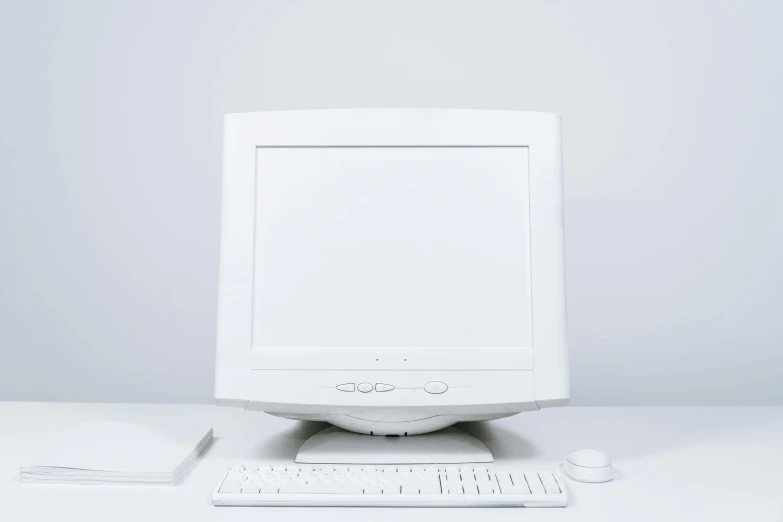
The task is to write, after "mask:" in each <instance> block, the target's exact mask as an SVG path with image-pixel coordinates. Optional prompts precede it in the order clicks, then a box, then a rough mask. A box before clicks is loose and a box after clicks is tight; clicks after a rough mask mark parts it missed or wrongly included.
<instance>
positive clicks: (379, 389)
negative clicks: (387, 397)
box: [375, 382, 394, 392]
mask: <svg viewBox="0 0 783 522" xmlns="http://www.w3.org/2000/svg"><path fill="white" fill-rule="evenodd" d="M393 389H394V386H392V385H391V384H383V383H382V382H376V383H375V391H377V392H385V391H392V390H393Z"/></svg>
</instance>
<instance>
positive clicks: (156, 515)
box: [0, 402, 783, 522]
mask: <svg viewBox="0 0 783 522" xmlns="http://www.w3.org/2000/svg"><path fill="white" fill-rule="evenodd" d="M189 418H193V419H195V418H200V419H210V420H211V422H212V424H213V426H214V430H215V441H214V442H213V444H212V446H211V447H210V448H209V449H208V450H207V452H206V453H205V455H204V456H203V457H202V458H201V459H200V460H199V461H198V462H197V463H196V464H195V467H194V468H193V470H192V471H191V472H190V474H189V475H188V476H186V477H185V478H184V479H183V481H182V482H181V483H180V484H179V485H178V486H175V487H165V486H163V487H161V486H70V485H69V486H63V485H38V484H21V483H20V482H19V469H18V468H19V466H20V465H23V464H29V463H34V461H35V456H36V455H37V454H38V453H39V452H40V451H41V449H42V448H44V447H45V446H46V445H47V444H48V443H49V442H50V441H52V440H54V439H55V438H56V437H57V435H58V433H60V432H61V430H62V429H63V428H66V427H68V426H71V425H74V424H75V423H78V422H81V421H85V420H126V421H131V422H146V423H149V424H151V425H154V424H158V423H165V422H183V421H186V420H187V419H189ZM462 426H463V428H464V429H466V430H467V431H470V432H472V433H474V434H476V435H478V436H479V437H480V438H481V439H482V440H483V441H484V442H485V443H486V444H487V446H489V448H490V449H491V450H492V452H493V453H494V455H495V458H496V461H497V462H498V463H504V462H520V463H522V464H524V465H525V466H529V467H532V468H538V467H547V466H554V465H556V464H557V463H558V462H559V461H560V460H561V459H562V457H563V456H564V455H565V454H566V453H568V452H570V451H573V450H576V449H579V448H591V447H592V448H597V449H601V450H603V451H605V452H606V453H608V454H609V456H610V457H611V458H612V459H613V462H614V465H615V468H616V470H617V473H616V478H615V480H614V481H613V482H609V483H606V484H581V483H577V482H574V481H573V480H570V479H565V480H566V484H567V487H568V489H569V493H570V504H569V507H567V508H552V509H540V508H539V509H527V510H525V509H509V508H503V509H454V508H450V509H448V510H447V511H443V510H437V509H426V508H425V509H403V508H233V507H221V508H217V507H213V506H212V504H211V503H210V494H211V492H212V488H213V486H214V484H215V483H216V481H217V479H218V477H219V476H220V474H221V473H222V471H223V470H224V469H225V468H226V467H227V466H228V465H230V464H232V463H239V462H248V461H251V462H252V461H254V460H255V461H259V460H275V461H287V462H290V461H292V460H293V458H294V456H295V454H296V450H297V449H298V447H299V446H300V445H301V444H302V442H304V440H305V439H306V438H307V437H309V436H310V435H311V434H312V433H314V432H316V431H318V430H319V429H322V428H323V427H325V425H323V424H317V423H304V422H297V421H290V420H286V419H280V418H276V417H272V416H269V415H266V414H262V413H257V412H250V411H244V410H238V409H233V408H217V407H215V406H209V405H162V404H74V403H15V402H5V403H2V402H0V427H2V429H0V520H8V521H22V520H60V519H61V520H80V521H93V520H95V521H101V522H117V521H125V520H134V521H138V520H143V521H154V520H167V521H171V522H178V521H189V522H193V521H202V520H221V521H247V520H253V521H259V520H308V521H311V520H317V521H319V522H321V521H324V520H335V521H337V520H339V521H341V522H347V521H353V520H361V521H363V522H369V521H371V522H378V521H385V520H405V521H406V522H410V521H413V520H427V521H432V520H438V519H441V517H449V518H448V520H449V521H453V520H475V519H476V518H477V517H478V518H479V519H483V520H490V519H491V520H594V521H599V520H600V521H606V520H634V521H637V520H656V521H661V520H665V521H667V522H672V521H675V520H732V521H739V520H753V521H760V520H770V521H778V522H779V521H783V408H577V407H568V408H559V409H553V410H544V411H541V412H533V413H523V414H520V415H517V416H515V417H511V418H507V419H501V420H498V421H492V422H489V423H476V424H469V425H462ZM76 517H79V518H76ZM433 517H434V518H433Z"/></svg>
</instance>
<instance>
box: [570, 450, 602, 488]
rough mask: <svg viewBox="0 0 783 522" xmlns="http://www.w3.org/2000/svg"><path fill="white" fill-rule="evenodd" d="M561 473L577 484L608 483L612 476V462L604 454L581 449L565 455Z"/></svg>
mask: <svg viewBox="0 0 783 522" xmlns="http://www.w3.org/2000/svg"><path fill="white" fill-rule="evenodd" d="M563 471H565V472H566V474H568V476H569V477H571V478H572V479H574V480H577V481H579V482H609V481H610V480H612V478H613V476H614V471H613V470H612V461H611V460H609V457H608V456H607V455H606V453H602V452H600V451H598V450H594V449H583V450H578V451H575V452H573V453H569V454H568V455H566V458H565V459H564V460H563Z"/></svg>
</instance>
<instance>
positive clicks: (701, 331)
mask: <svg viewBox="0 0 783 522" xmlns="http://www.w3.org/2000/svg"><path fill="white" fill-rule="evenodd" d="M781 20H783V3H781V2H779V1H777V0H769V1H762V0H754V1H749V2H737V1H731V0H721V1H714V0H711V1H709V0H703V1H695V0H686V1H678V0H670V1H657V2H628V1H623V0H616V1H608V0H604V1H599V0H596V1H585V0H562V1H558V0H549V1H506V2H499V1H474V2H465V1H454V0H448V1H447V0H444V1H399V0H397V1H391V0H389V1H386V2H381V1H369V2H368V1H359V0H357V1H335V0H332V1H329V2H326V1H310V2H296V1H285V2H284V1H255V2H252V1H238V0H231V1H225V2H215V1H204V0H202V1H192V0H188V1H186V0H180V1H172V0H156V1H152V0H148V1H134V2H132V1H112V2H105V1H101V0H94V1H89V2H88V1H77V0H70V1H68V2H61V1H57V0H51V1H43V2H42V1H25V2H12V1H6V2H3V3H2V6H0V71H2V80H1V81H0V133H1V134H0V350H1V351H0V399H6V400H69V401H178V402H202V401H203V402H208V401H210V400H211V397H212V379H213V366H214V339H215V313H216V288H217V262H218V239H219V238H218V230H219V215H220V214H219V212H220V169H221V139H222V115H223V113H226V112H240V111H253V110H262V109H308V108H350V107H450V108H485V109H523V110H540V111H553V112H559V113H561V114H562V115H563V123H564V147H565V168H566V224H567V238H566V246H567V256H568V291H569V295H568V297H569V319H570V339H571V363H572V364H571V371H572V397H573V401H572V403H573V404H582V405H584V404H732V405H735V404H783V379H781V376H782V375H783V319H782V318H781V313H782V312H783V276H782V275H781V273H782V272H783V271H782V270H781V267H782V266H783V232H782V231H781V223H783V204H781V203H780V199H781V194H783V145H782V143H783V130H782V126H781V122H782V121H783V96H781V93H783V60H781V56H780V50H781V48H783V33H781V31H780V21H781Z"/></svg>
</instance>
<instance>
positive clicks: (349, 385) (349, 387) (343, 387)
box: [337, 382, 356, 392]
mask: <svg viewBox="0 0 783 522" xmlns="http://www.w3.org/2000/svg"><path fill="white" fill-rule="evenodd" d="M337 389H338V390H340V391H346V392H352V391H354V390H356V385H355V384H354V383H352V382H349V383H346V384H340V385H338V386H337Z"/></svg>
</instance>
